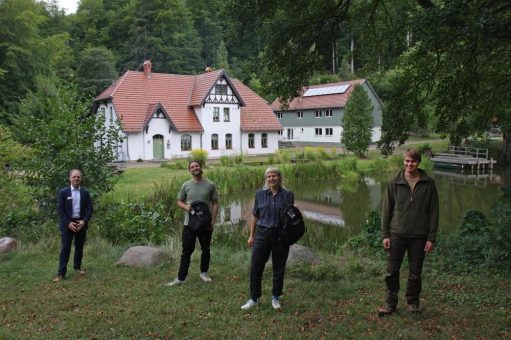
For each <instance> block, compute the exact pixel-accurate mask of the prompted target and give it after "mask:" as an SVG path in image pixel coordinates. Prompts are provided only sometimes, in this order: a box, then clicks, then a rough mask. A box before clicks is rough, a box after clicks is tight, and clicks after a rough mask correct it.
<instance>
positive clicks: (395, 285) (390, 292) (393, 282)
mask: <svg viewBox="0 0 511 340" xmlns="http://www.w3.org/2000/svg"><path fill="white" fill-rule="evenodd" d="M425 245H426V239H424V238H404V237H397V236H391V242H390V250H389V254H388V255H389V257H388V261H387V273H386V275H385V283H386V284H387V298H386V300H385V302H386V303H387V304H388V305H390V306H391V307H393V308H395V307H396V306H397V303H398V293H399V271H400V269H401V264H402V263H403V258H404V255H405V252H407V253H408V284H407V287H406V301H407V303H408V304H409V305H419V295H420V292H421V288H422V264H423V263H424V257H425V252H424V246H425Z"/></svg>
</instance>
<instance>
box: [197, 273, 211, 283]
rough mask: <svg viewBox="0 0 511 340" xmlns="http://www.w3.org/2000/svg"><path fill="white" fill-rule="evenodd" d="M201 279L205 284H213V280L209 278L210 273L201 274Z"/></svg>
mask: <svg viewBox="0 0 511 340" xmlns="http://www.w3.org/2000/svg"><path fill="white" fill-rule="evenodd" d="M200 279H201V280H202V281H204V282H211V278H210V277H209V275H208V273H206V272H204V273H200Z"/></svg>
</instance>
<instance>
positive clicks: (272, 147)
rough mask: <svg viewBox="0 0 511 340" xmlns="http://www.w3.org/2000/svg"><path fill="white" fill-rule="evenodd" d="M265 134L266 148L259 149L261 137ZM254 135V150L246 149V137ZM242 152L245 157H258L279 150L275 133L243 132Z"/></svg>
mask: <svg viewBox="0 0 511 340" xmlns="http://www.w3.org/2000/svg"><path fill="white" fill-rule="evenodd" d="M263 133H266V135H267V143H268V147H267V148H263V147H261V135H262V134H263ZM249 134H254V148H249V147H248V135H249ZM241 139H242V150H243V153H244V154H246V155H260V154H263V155H264V154H270V153H274V152H275V151H277V150H278V149H279V138H278V135H277V132H276V131H275V132H243V134H242V136H241Z"/></svg>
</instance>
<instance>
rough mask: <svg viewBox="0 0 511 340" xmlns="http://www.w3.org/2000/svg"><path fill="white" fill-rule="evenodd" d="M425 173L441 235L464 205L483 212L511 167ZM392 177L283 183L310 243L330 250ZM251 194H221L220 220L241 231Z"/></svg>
mask: <svg viewBox="0 0 511 340" xmlns="http://www.w3.org/2000/svg"><path fill="white" fill-rule="evenodd" d="M427 172H428V174H429V175H430V176H431V177H433V178H434V179H435V181H436V184H437V189H438V194H439V199H440V226H439V234H440V235H441V234H445V233H448V232H450V231H451V230H453V229H454V228H456V227H457V226H458V225H459V222H460V221H461V218H462V217H463V215H464V214H465V212H467V211H468V210H471V209H478V210H480V211H482V212H483V213H485V214H487V213H488V212H489V211H490V209H491V207H492V205H493V204H494V203H495V202H496V201H497V200H498V199H499V198H500V196H501V190H500V189H501V187H503V186H505V185H509V183H510V182H511V175H510V173H511V168H508V169H506V170H505V171H500V172H492V173H488V172H487V173H479V174H471V173H468V174H467V173H465V174H463V173H459V172H452V171H444V170H440V169H434V170H429V171H427ZM393 176H394V174H386V175H384V176H367V177H364V178H362V179H361V180H360V181H358V182H349V181H343V180H338V181H337V182H331V181H327V182H326V181H314V180H311V181H309V182H308V183H286V187H287V188H289V189H290V190H291V191H293V192H294V193H295V201H296V204H297V205H298V207H299V208H300V210H301V211H302V213H303V215H304V216H305V217H306V219H308V220H309V223H308V224H309V228H308V234H309V235H308V239H309V242H312V243H314V244H318V243H319V244H321V243H328V247H327V248H332V249H335V247H337V246H338V245H340V244H342V243H343V242H344V241H345V240H346V239H348V238H350V237H352V236H354V235H357V234H359V233H360V231H361V230H362V228H363V225H364V222H365V220H366V218H367V215H368V213H369V212H370V211H371V210H373V209H376V210H377V211H378V212H380V210H381V200H382V196H383V194H384V193H385V189H386V187H387V183H388V182H389V180H390V179H391V178H392V177H393ZM253 197H254V191H253V190H251V191H247V192H241V193H239V194H237V195H234V196H230V197H221V201H220V211H219V218H218V220H219V222H220V224H223V225H237V226H242V227H243V229H245V231H244V233H246V228H247V227H248V221H249V220H250V216H251V209H252V205H253ZM230 229H231V231H232V228H230ZM312 239H314V240H312ZM306 243H307V242H306Z"/></svg>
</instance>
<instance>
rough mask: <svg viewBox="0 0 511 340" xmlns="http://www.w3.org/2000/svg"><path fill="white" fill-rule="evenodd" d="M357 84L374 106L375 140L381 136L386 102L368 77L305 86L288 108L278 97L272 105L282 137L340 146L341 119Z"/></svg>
mask: <svg viewBox="0 0 511 340" xmlns="http://www.w3.org/2000/svg"><path fill="white" fill-rule="evenodd" d="M355 85H361V86H362V87H363V88H364V89H365V90H366V92H367V94H368V96H369V99H370V100H371V104H372V106H373V133H372V138H371V139H372V142H376V141H378V140H379V139H380V137H381V126H382V108H383V104H382V102H381V101H380V99H379V98H378V96H377V95H376V93H375V92H374V90H373V88H372V87H371V86H370V85H369V83H368V82H367V80H365V79H357V80H350V81H345V82H339V83H330V84H321V85H314V86H309V87H304V88H303V89H302V91H301V95H300V96H299V97H297V98H294V99H293V100H292V101H291V102H289V104H288V106H287V107H282V103H281V102H280V101H279V100H278V99H276V100H275V101H274V102H273V103H272V105H271V107H272V109H273V111H275V114H276V116H277V118H278V119H279V120H280V123H281V125H282V131H281V132H280V140H283V141H292V142H294V143H295V144H298V145H300V144H301V145H318V146H321V145H324V146H340V145H341V135H342V131H343V127H342V118H343V116H344V110H345V107H346V104H347V102H348V100H349V98H350V95H351V92H352V91H353V88H354V87H355Z"/></svg>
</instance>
